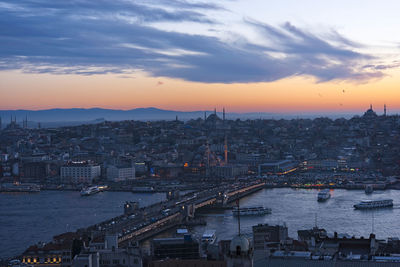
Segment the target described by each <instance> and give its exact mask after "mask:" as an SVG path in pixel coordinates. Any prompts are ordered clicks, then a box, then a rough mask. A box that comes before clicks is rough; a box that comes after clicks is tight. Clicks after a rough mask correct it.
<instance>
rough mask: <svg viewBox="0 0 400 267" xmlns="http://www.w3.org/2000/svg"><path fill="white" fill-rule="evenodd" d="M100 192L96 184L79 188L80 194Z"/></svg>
mask: <svg viewBox="0 0 400 267" xmlns="http://www.w3.org/2000/svg"><path fill="white" fill-rule="evenodd" d="M99 192H100V188H99V187H98V186H91V187H87V188H84V189H82V190H81V196H90V195H94V194H97V193H99Z"/></svg>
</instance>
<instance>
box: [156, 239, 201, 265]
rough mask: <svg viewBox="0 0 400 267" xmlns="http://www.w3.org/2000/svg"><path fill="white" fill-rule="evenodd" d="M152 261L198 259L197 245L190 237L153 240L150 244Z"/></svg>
mask: <svg viewBox="0 0 400 267" xmlns="http://www.w3.org/2000/svg"><path fill="white" fill-rule="evenodd" d="M152 252H153V256H154V259H157V260H161V259H167V258H169V259H199V257H200V250H199V243H198V242H197V241H196V240H194V239H192V236H191V235H184V236H183V237H174V238H155V239H153V243H152Z"/></svg>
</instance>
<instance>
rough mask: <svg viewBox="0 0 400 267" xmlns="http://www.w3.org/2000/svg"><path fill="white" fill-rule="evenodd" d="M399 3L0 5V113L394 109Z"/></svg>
mask: <svg viewBox="0 0 400 267" xmlns="http://www.w3.org/2000/svg"><path fill="white" fill-rule="evenodd" d="M398 10H400V2H399V1H389V0H384V1H376V0H351V1H348V0H346V1H344V0H336V1H318V0H302V1H295V0H281V1H266V0H224V1H216V0H214V1H206V0H202V1H197V0H196V1H194V0H165V1H161V0H138V1H133V0H113V1H110V0H109V1H106V0H96V1H92V0H70V1H54V0H23V1H15V0H0V109H34V110H38V109H48V108H91V107H102V108H113V109H132V108H138V107H157V108H163V109H173V110H187V111H189V110H212V109H214V107H217V109H222V107H225V108H226V110H227V111H228V112H229V111H232V112H279V113H299V114H301V113H307V112H314V113H327V112H328V113H329V112H333V113H349V112H353V113H361V112H363V111H365V110H366V109H367V108H368V107H369V105H370V104H372V105H373V107H374V109H375V110H376V111H377V112H378V113H380V112H382V111H383V105H384V104H386V105H387V107H388V113H389V114H390V113H391V112H392V113H396V112H398V111H400V91H399V90H398V85H399V84H400V83H399V82H400V53H399V52H400V35H399V34H398V28H399V26H400V16H398Z"/></svg>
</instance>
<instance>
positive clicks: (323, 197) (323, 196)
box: [318, 189, 331, 202]
mask: <svg viewBox="0 0 400 267" xmlns="http://www.w3.org/2000/svg"><path fill="white" fill-rule="evenodd" d="M330 198H331V193H330V192H329V189H324V190H322V191H320V192H319V193H318V201H320V202H322V201H326V200H328V199H330Z"/></svg>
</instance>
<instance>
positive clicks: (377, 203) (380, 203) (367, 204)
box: [354, 199, 393, 209]
mask: <svg viewBox="0 0 400 267" xmlns="http://www.w3.org/2000/svg"><path fill="white" fill-rule="evenodd" d="M386 207H393V199H379V200H363V201H361V202H360V203H358V204H355V205H354V208H355V209H376V208H386Z"/></svg>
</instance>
